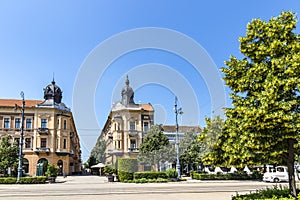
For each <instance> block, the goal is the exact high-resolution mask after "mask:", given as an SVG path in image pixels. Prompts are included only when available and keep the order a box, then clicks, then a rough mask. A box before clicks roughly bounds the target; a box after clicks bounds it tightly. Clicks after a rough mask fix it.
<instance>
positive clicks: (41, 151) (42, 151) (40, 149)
mask: <svg viewBox="0 0 300 200" xmlns="http://www.w3.org/2000/svg"><path fill="white" fill-rule="evenodd" d="M35 152H38V153H49V152H50V148H45V147H41V148H36V149H35Z"/></svg>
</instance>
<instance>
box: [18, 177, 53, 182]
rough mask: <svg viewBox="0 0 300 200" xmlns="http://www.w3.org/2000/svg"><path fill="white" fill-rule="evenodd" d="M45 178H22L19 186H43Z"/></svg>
mask: <svg viewBox="0 0 300 200" xmlns="http://www.w3.org/2000/svg"><path fill="white" fill-rule="evenodd" d="M46 180H47V177H46V176H36V177H22V178H20V181H19V183H20V184H44V183H46Z"/></svg>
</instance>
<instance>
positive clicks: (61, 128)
mask: <svg viewBox="0 0 300 200" xmlns="http://www.w3.org/2000/svg"><path fill="white" fill-rule="evenodd" d="M61 99H62V91H61V89H60V88H59V87H58V86H57V85H56V84H55V82H54V80H53V81H52V83H51V84H49V85H48V86H47V87H46V88H45V89H44V100H25V109H24V131H23V135H24V140H23V143H24V144H23V155H24V161H23V170H24V171H25V173H28V174H31V175H40V173H41V167H40V166H41V164H42V163H44V162H46V161H47V162H48V163H51V164H55V165H57V166H58V167H59V168H60V171H59V173H60V174H66V175H70V174H77V173H80V172H81V151H80V143H79V137H78V135H77V131H76V127H75V123H74V119H73V115H72V112H71V110H70V109H69V108H68V107H66V105H65V104H64V103H62V102H61ZM15 105H17V106H18V107H19V108H20V107H22V100H14V99H0V138H2V137H3V136H6V135H10V136H11V140H12V141H17V142H19V140H20V128H21V123H22V122H21V112H20V110H19V109H17V110H16V109H15V107H16V106H15Z"/></svg>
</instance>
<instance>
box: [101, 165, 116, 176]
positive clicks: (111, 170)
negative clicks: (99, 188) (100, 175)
mask: <svg viewBox="0 0 300 200" xmlns="http://www.w3.org/2000/svg"><path fill="white" fill-rule="evenodd" d="M116 171H117V170H116V169H115V168H113V167H112V166H108V165H107V166H105V167H104V169H103V172H104V174H106V175H108V174H110V175H111V174H115V173H116Z"/></svg>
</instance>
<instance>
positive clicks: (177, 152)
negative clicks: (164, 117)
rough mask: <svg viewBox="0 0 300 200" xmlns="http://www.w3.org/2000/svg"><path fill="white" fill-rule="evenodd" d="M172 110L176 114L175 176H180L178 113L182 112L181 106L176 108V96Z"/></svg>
mask: <svg viewBox="0 0 300 200" xmlns="http://www.w3.org/2000/svg"><path fill="white" fill-rule="evenodd" d="M174 110H175V116H176V142H175V147H176V170H177V173H178V175H177V178H178V179H180V178H181V173H180V160H179V137H178V114H183V112H182V109H181V108H179V109H178V108H177V97H175V105H174Z"/></svg>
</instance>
